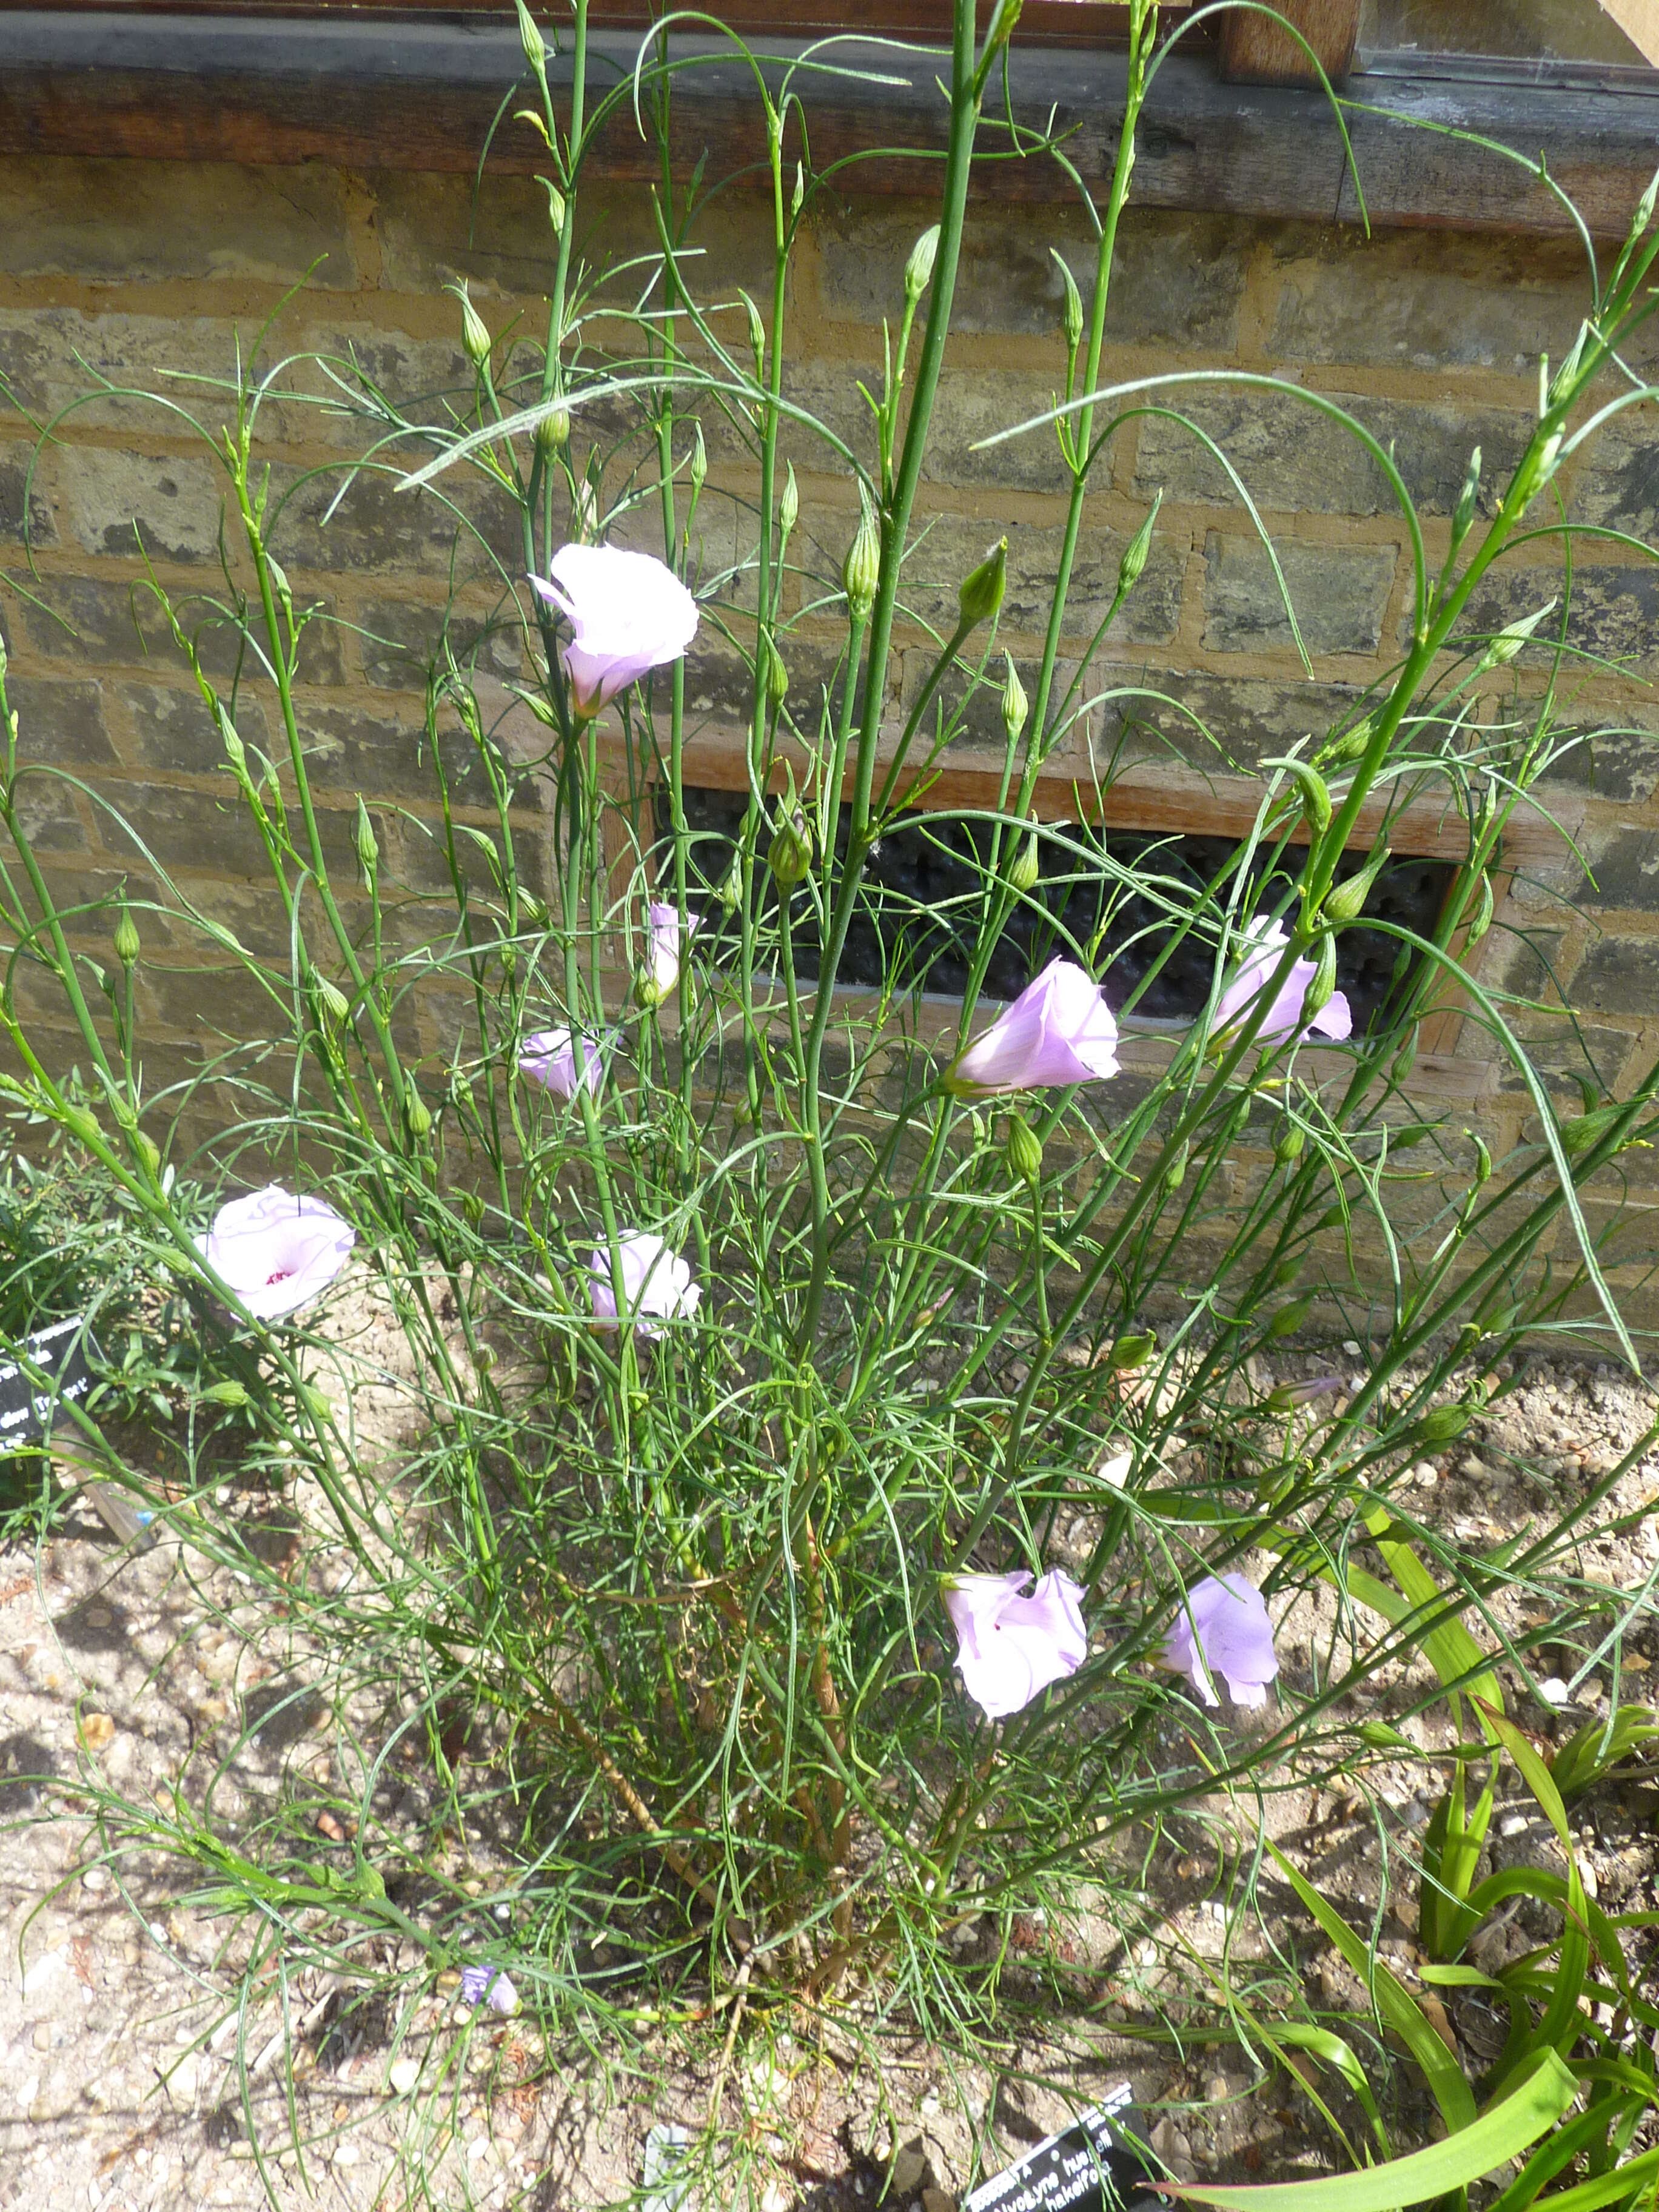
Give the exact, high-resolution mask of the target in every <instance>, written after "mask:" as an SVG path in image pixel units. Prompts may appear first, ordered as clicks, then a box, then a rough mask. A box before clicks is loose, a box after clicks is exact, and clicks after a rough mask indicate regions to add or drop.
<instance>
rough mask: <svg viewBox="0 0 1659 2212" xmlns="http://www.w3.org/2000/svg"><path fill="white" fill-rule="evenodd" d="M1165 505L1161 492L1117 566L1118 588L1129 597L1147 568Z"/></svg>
mask: <svg viewBox="0 0 1659 2212" xmlns="http://www.w3.org/2000/svg"><path fill="white" fill-rule="evenodd" d="M1163 504H1164V494H1163V493H1162V492H1161V491H1160V492H1159V493H1158V497H1157V498H1156V499H1155V500H1154V501H1152V512H1151V513H1150V514H1148V516H1147V517H1146V520H1145V522H1143V523H1142V524H1141V526H1140V527H1139V530H1137V531H1136V532H1135V534H1134V536H1133V538H1131V539H1130V540H1129V542H1128V544H1127V545H1126V546H1125V547H1124V549H1123V558H1122V559H1121V561H1120V562H1118V565H1117V588H1118V591H1119V592H1120V593H1121V594H1122V595H1124V596H1127V594H1128V593H1129V592H1132V591H1133V589H1134V587H1135V586H1136V585H1137V584H1138V583H1139V581H1140V579H1141V576H1142V574H1143V573H1144V571H1145V569H1146V556H1147V555H1148V554H1149V553H1150V552H1151V551H1152V525H1153V524H1154V523H1155V522H1156V521H1157V520H1158V509H1159V507H1162V506H1163Z"/></svg>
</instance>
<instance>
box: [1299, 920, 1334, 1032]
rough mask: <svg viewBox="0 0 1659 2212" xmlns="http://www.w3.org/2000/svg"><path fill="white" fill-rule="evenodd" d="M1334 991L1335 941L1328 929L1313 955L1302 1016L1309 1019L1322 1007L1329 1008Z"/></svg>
mask: <svg viewBox="0 0 1659 2212" xmlns="http://www.w3.org/2000/svg"><path fill="white" fill-rule="evenodd" d="M1335 989H1336V939H1335V938H1334V937H1333V936H1332V934H1331V933H1330V931H1329V930H1327V931H1326V932H1325V933H1324V935H1323V936H1322V938H1321V939H1320V940H1319V946H1318V950H1317V951H1316V952H1315V954H1314V971H1313V976H1312V979H1311V981H1310V983H1309V985H1308V988H1307V991H1306V993H1305V994H1304V998H1303V1000H1302V1011H1303V1013H1304V1016H1306V1017H1312V1016H1313V1015H1315V1014H1316V1013H1317V1012H1319V1010H1320V1008H1321V1007H1322V1006H1329V1004H1330V1002H1331V994H1333V992H1334V990H1335Z"/></svg>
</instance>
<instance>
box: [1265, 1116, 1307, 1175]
mask: <svg viewBox="0 0 1659 2212" xmlns="http://www.w3.org/2000/svg"><path fill="white" fill-rule="evenodd" d="M1307 1141H1308V1133H1307V1131H1306V1130H1305V1129H1304V1127H1303V1126H1302V1124H1301V1123H1300V1122H1299V1121H1292V1122H1291V1126H1290V1127H1289V1128H1288V1129H1285V1130H1283V1131H1282V1132H1281V1133H1280V1134H1279V1142H1278V1143H1277V1144H1276V1145H1275V1146H1273V1158H1275V1159H1276V1160H1277V1161H1278V1162H1279V1166H1280V1167H1282V1168H1287V1167H1289V1166H1290V1165H1291V1162H1292V1161H1294V1160H1299V1159H1300V1158H1301V1157H1302V1147H1303V1146H1304V1145H1305V1144H1306V1143H1307Z"/></svg>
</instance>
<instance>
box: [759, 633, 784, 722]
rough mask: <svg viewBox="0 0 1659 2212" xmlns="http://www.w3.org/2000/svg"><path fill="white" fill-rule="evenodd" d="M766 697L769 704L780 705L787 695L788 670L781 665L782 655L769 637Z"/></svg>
mask: <svg viewBox="0 0 1659 2212" xmlns="http://www.w3.org/2000/svg"><path fill="white" fill-rule="evenodd" d="M765 642H766V697H767V702H768V704H769V705H770V706H773V707H781V706H782V704H783V702H784V701H785V700H786V699H787V697H788V696H789V671H788V670H787V668H786V667H785V666H784V665H783V655H782V654H781V653H780V652H779V651H778V648H777V647H776V646H775V644H774V643H773V641H772V640H771V639H770V638H768V639H767V640H766V641H765Z"/></svg>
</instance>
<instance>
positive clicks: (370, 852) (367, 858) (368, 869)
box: [352, 796, 380, 876]
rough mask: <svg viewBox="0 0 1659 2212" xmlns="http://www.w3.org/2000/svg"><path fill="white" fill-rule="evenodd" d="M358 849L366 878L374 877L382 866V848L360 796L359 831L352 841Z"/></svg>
mask: <svg viewBox="0 0 1659 2212" xmlns="http://www.w3.org/2000/svg"><path fill="white" fill-rule="evenodd" d="M352 842H354V843H355V845H356V848H357V859H358V861H359V863H360V865H361V866H362V872H363V873H364V874H365V875H366V876H372V875H373V874H374V871H375V869H376V867H377V866H379V864H380V847H379V845H378V844H377V843H376V842H375V841H374V823H372V822H371V821H370V820H369V818H368V807H366V806H365V805H363V802H362V797H361V796H359V798H358V800H357V829H356V836H355V837H354V838H353V841H352Z"/></svg>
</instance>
